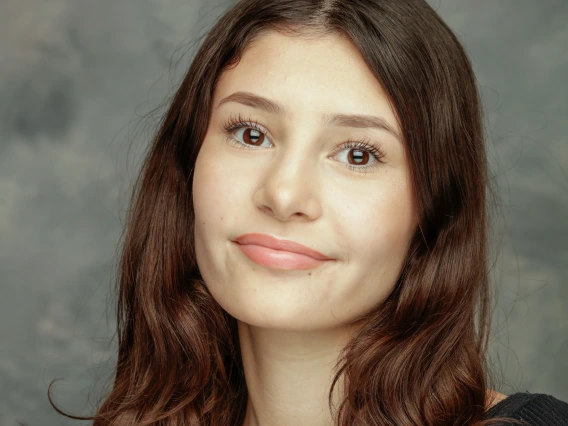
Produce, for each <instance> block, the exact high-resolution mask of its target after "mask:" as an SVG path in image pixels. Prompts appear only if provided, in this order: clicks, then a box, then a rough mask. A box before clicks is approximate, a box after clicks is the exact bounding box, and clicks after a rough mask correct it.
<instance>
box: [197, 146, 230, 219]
mask: <svg viewBox="0 0 568 426" xmlns="http://www.w3.org/2000/svg"><path fill="white" fill-rule="evenodd" d="M221 160H222V159H220V158H219V157H218V156H217V155H216V152H215V150H212V149H210V148H208V144H206V143H205V141H204V143H203V146H202V148H201V150H200V151H199V154H198V156H197V160H196V163H195V170H194V175H193V187H192V192H193V208H194V211H195V221H196V223H195V225H196V227H201V226H208V225H211V226H218V225H219V222H221V221H223V220H224V219H225V218H226V217H227V216H228V212H227V211H226V210H227V209H228V207H229V206H231V205H232V203H231V197H234V192H233V191H231V188H234V184H231V181H233V182H234V180H235V176H234V175H233V174H232V173H231V171H230V170H229V169H227V168H226V167H225V166H224V165H223V162H222V161H221Z"/></svg>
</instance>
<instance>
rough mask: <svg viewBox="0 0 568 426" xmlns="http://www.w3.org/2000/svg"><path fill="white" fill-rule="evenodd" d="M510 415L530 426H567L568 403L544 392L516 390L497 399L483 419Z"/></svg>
mask: <svg viewBox="0 0 568 426" xmlns="http://www.w3.org/2000/svg"><path fill="white" fill-rule="evenodd" d="M494 417H511V418H513V419H517V420H523V421H525V422H527V423H528V424H529V425H531V426H568V404H567V403H566V402H564V401H560V400H559V399H556V398H554V397H553V396H552V395H547V394H544V393H530V392H528V391H527V392H517V393H514V394H512V395H509V396H508V397H507V398H505V399H504V400H502V401H499V402H498V403H497V404H495V405H494V406H493V407H491V408H490V409H489V410H487V412H486V413H485V416H484V417H483V419H484V420H486V419H490V418H494Z"/></svg>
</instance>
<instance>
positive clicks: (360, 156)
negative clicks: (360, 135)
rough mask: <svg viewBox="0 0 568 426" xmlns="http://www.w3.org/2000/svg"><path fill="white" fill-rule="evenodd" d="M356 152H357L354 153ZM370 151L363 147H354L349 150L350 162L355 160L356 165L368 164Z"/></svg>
mask: <svg viewBox="0 0 568 426" xmlns="http://www.w3.org/2000/svg"><path fill="white" fill-rule="evenodd" d="M353 153H355V154H353ZM369 157H370V156H369V153H368V152H367V151H364V150H362V149H353V150H350V151H349V155H348V156H347V158H348V160H349V162H350V163H351V161H353V162H354V163H352V164H356V165H359V166H360V165H366V164H367V161H369Z"/></svg>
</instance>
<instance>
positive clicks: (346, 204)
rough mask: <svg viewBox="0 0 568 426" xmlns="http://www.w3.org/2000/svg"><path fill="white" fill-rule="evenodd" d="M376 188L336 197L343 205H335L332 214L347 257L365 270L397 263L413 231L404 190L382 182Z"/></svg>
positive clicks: (411, 210)
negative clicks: (333, 213)
mask: <svg viewBox="0 0 568 426" xmlns="http://www.w3.org/2000/svg"><path fill="white" fill-rule="evenodd" d="M397 179H404V176H399V177H398V178H397ZM399 182H400V180H399ZM379 188H380V189H374V190H372V193H371V192H370V191H371V190H369V191H367V192H366V193H363V192H358V193H354V192H351V193H348V192H346V193H345V194H344V196H343V197H340V198H341V200H342V201H343V202H342V203H337V204H336V206H335V211H336V212H340V214H338V216H337V218H338V220H339V221H340V223H338V225H337V228H338V229H340V230H341V232H342V234H343V236H342V239H343V241H345V242H346V244H347V245H348V246H347V247H345V250H347V252H348V253H350V254H351V256H350V257H351V260H352V261H354V262H357V263H361V266H362V267H365V268H369V267H371V268H372V267H375V266H379V264H382V265H385V264H389V265H393V266H395V265H396V264H398V263H399V260H400V261H401V260H402V258H403V257H404V255H405V253H406V249H407V243H408V241H409V240H410V238H411V236H412V233H413V231H414V218H413V215H414V210H413V206H412V200H411V195H410V192H409V190H408V187H407V186H406V185H400V184H393V185H388V184H385V183H383V185H380V186H379Z"/></svg>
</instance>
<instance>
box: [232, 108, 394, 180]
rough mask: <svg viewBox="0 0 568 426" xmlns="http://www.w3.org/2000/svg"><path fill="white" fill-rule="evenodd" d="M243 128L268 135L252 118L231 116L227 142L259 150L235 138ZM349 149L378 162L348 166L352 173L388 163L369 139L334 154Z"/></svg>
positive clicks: (350, 141) (357, 141) (383, 154)
mask: <svg viewBox="0 0 568 426" xmlns="http://www.w3.org/2000/svg"><path fill="white" fill-rule="evenodd" d="M241 127H252V128H253V129H255V130H258V131H259V132H261V133H262V134H263V135H265V136H266V133H267V132H266V130H265V129H264V127H263V126H261V125H260V124H259V123H258V122H256V121H254V120H251V119H250V118H249V119H248V120H244V119H243V118H242V117H241V114H239V115H238V117H237V118H235V117H233V116H230V117H229V119H228V120H227V121H226V122H225V123H224V124H223V129H224V130H225V132H226V133H227V140H228V141H229V142H230V143H231V144H233V145H239V148H242V147H246V148H243V149H257V148H251V147H250V145H246V144H243V143H242V142H240V141H239V140H237V139H235V138H234V137H233V132H234V131H235V130H237V129H240V128H241ZM347 148H356V149H359V150H363V151H366V152H368V153H369V154H370V155H372V156H373V157H374V158H375V160H377V161H376V162H375V163H373V164H369V165H366V166H360V167H357V166H354V165H352V164H347V167H348V168H349V169H351V170H352V171H355V172H359V173H366V172H367V171H368V169H372V168H375V167H379V166H380V165H381V164H385V163H386V161H384V160H383V158H384V156H385V153H384V151H383V150H382V149H381V146H380V145H374V144H373V143H371V142H370V141H369V140H368V139H363V140H351V139H349V140H347V142H345V143H343V144H342V145H341V146H340V149H338V150H337V151H336V152H335V153H334V154H336V153H338V152H341V151H343V150H344V149H347Z"/></svg>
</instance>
